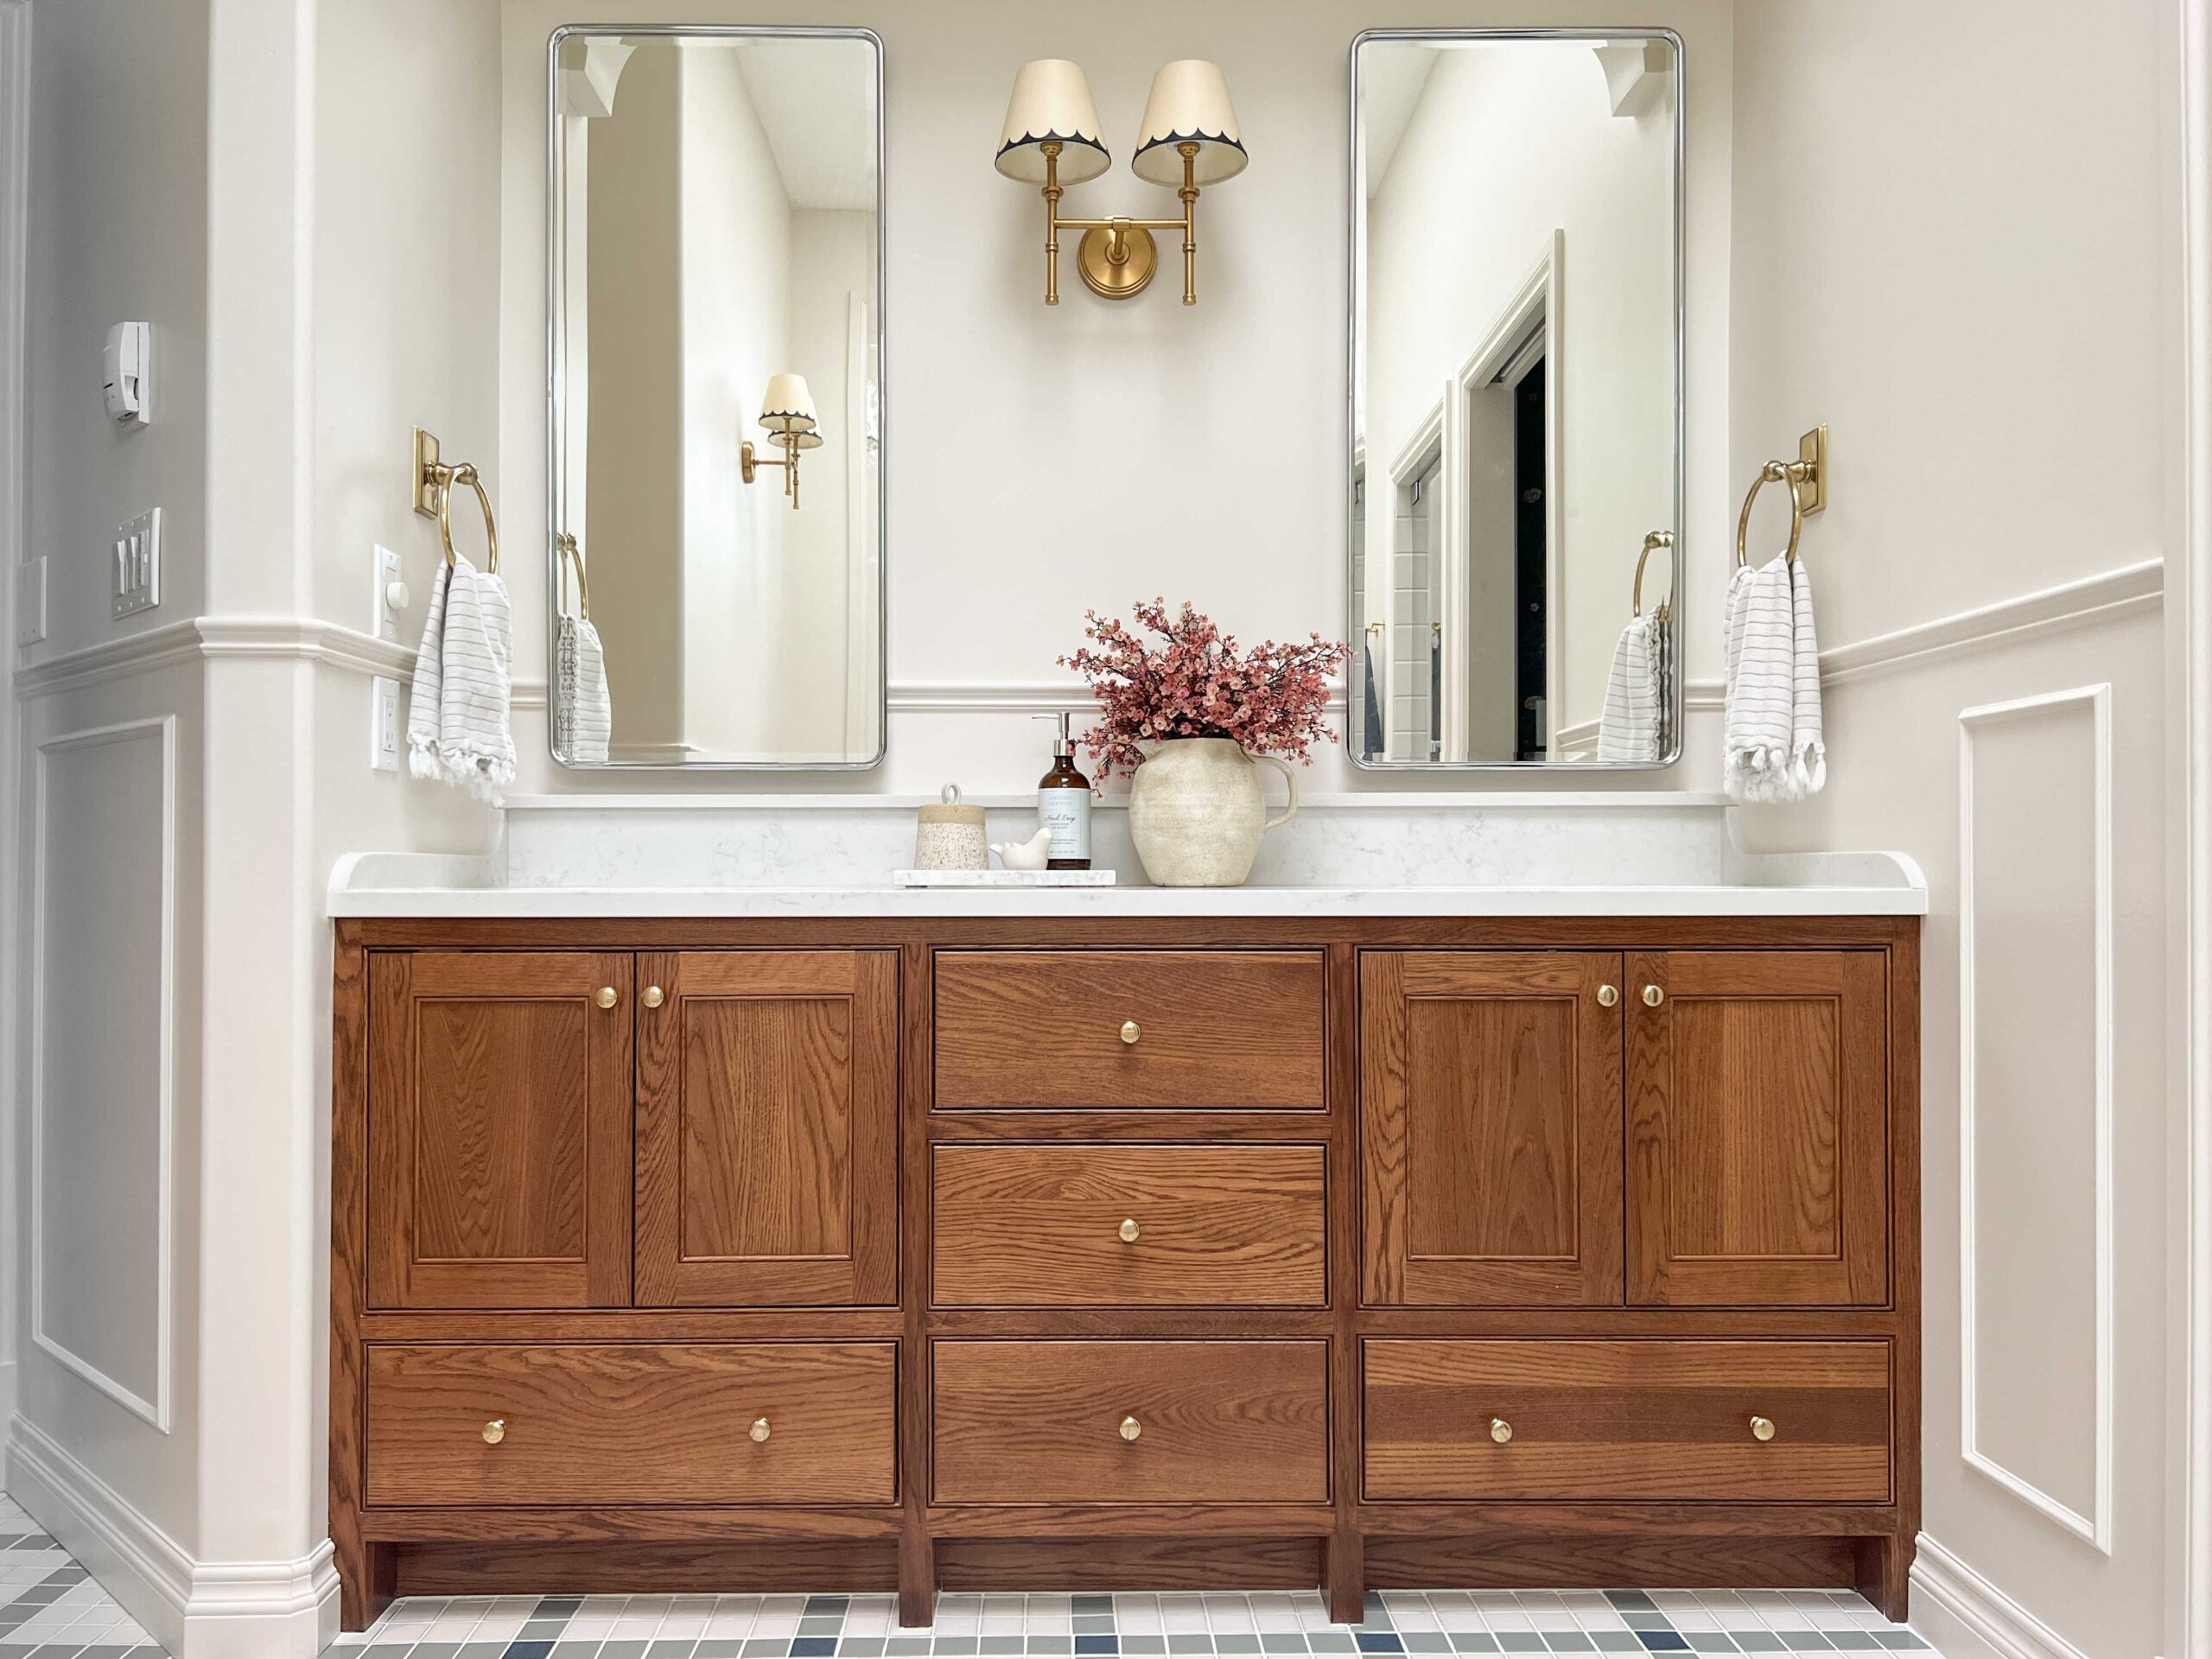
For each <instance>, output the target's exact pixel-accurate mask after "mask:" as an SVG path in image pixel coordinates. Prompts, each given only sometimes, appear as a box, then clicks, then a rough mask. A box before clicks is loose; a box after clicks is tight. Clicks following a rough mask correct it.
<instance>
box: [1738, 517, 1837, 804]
mask: <svg viewBox="0 0 2212 1659" xmlns="http://www.w3.org/2000/svg"><path fill="white" fill-rule="evenodd" d="M1722 632H1723V641H1724V647H1725V656H1726V676H1727V679H1726V711H1725V714H1724V715H1723V721H1722V735H1721V741H1722V744H1723V746H1724V749H1725V755H1724V759H1723V761H1722V766H1721V783H1722V785H1723V786H1724V787H1725V788H1726V790H1727V791H1728V793H1729V794H1731V795H1732V796H1733V797H1735V798H1736V799H1738V800H1739V801H1758V802H1780V801H1801V800H1803V799H1804V798H1806V797H1807V796H1808V795H1812V794H1815V793H1816V792H1818V791H1819V789H1820V787H1821V785H1822V784H1824V783H1826V782H1827V745H1826V744H1825V743H1824V742H1823V741H1822V740H1821V651H1820V642H1819V639H1817V638H1816V637H1815V633H1814V630H1813V580H1812V575H1811V573H1810V572H1808V570H1807V569H1806V568H1805V566H1804V563H1803V562H1802V561H1796V562H1793V561H1791V560H1790V559H1789V556H1787V555H1781V556H1777V557H1776V558H1775V559H1774V560H1772V561H1771V562H1770V563H1766V564H1763V565H1760V566H1758V568H1757V569H1753V568H1751V566H1748V565H1743V566H1738V568H1737V570H1736V574H1735V575H1734V576H1733V577H1732V578H1731V579H1730V581H1729V583H1728V600H1727V606H1726V616H1725V619H1724V621H1723V629H1722Z"/></svg>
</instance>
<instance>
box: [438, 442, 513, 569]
mask: <svg viewBox="0 0 2212 1659" xmlns="http://www.w3.org/2000/svg"><path fill="white" fill-rule="evenodd" d="M432 477H433V480H434V481H435V484H436V486H437V491H438V537H439V539H440V540H441V541H442V542H444V543H445V545H446V567H447V569H452V567H453V562H454V550H453V490H454V485H456V484H466V485H467V486H468V487H469V488H470V489H472V490H474V491H475V492H476V504H477V505H479V506H480V507H482V508H483V509H484V545H485V548H486V556H485V565H484V569H485V572H486V575H495V576H496V575H499V525H498V524H495V523H493V518H492V496H491V492H489V491H488V490H486V488H485V487H484V480H483V479H482V478H480V476H478V474H477V471H476V467H475V466H474V463H472V462H469V461H463V462H461V465H460V466H458V467H443V466H441V467H438V468H437V469H436V471H435V474H432Z"/></svg>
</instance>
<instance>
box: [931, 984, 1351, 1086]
mask: <svg viewBox="0 0 2212 1659" xmlns="http://www.w3.org/2000/svg"><path fill="white" fill-rule="evenodd" d="M1321 984H1322V955H1321V952H1319V950H941V951H939V952H938V955H937V1106H938V1109H939V1110H970V1111H974V1110H995V1109H1021V1108H1041V1109H1051V1110H1061V1111H1066V1110H1083V1109H1103V1110H1111V1109H1138V1110H1143V1109H1183V1110H1189V1109H1205V1108H1221V1109H1231V1110H1245V1111H1319V1110H1320V1109H1321V1108H1322V1106H1323V1104H1324V1100H1323V1096H1322V1086H1321V1026H1322V1019H1321V1002H1322V999H1321Z"/></svg>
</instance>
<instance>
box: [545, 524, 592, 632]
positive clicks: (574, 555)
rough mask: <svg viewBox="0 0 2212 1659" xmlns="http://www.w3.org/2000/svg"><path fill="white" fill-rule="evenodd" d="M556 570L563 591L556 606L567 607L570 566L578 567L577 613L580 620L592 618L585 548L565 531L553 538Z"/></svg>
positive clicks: (586, 620)
mask: <svg viewBox="0 0 2212 1659" xmlns="http://www.w3.org/2000/svg"><path fill="white" fill-rule="evenodd" d="M553 557H554V560H555V566H554V568H555V571H556V574H557V575H558V576H559V577H560V582H561V591H560V594H559V595H558V599H557V601H556V607H557V608H563V609H565V608H566V607H567V606H568V602H569V564H570V563H572V562H573V563H575V567H576V615H577V618H578V619H579V620H582V621H585V622H588V621H590V620H591V583H590V582H588V581H587V580H585V577H584V555H583V550H582V548H580V547H578V546H577V545H576V538H575V537H573V536H571V535H569V532H568V531H565V530H564V531H562V532H561V533H560V534H559V535H558V536H556V537H554V538H553Z"/></svg>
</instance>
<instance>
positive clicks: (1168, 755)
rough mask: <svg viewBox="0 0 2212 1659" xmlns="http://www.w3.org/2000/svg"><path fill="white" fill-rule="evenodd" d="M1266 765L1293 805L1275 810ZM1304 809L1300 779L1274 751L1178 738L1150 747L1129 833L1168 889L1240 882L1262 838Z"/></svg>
mask: <svg viewBox="0 0 2212 1659" xmlns="http://www.w3.org/2000/svg"><path fill="white" fill-rule="evenodd" d="M1255 761H1256V762H1258V763H1260V765H1265V766H1274V767H1277V768H1278V769H1280V770H1281V772H1282V776H1283V781H1284V782H1285V783H1286V784H1287V785H1289V786H1290V804H1289V805H1287V806H1286V807H1285V808H1284V809H1283V810H1282V811H1281V813H1280V814H1279V815H1278V816H1276V817H1272V818H1271V817H1268V802H1267V797H1266V796H1265V795H1264V794H1263V793H1262V791H1261V789H1260V770H1259V766H1258V765H1255V764H1254V763H1255ZM1297 810H1298V779H1297V776H1296V775H1295V774H1294V772H1292V771H1291V769H1290V763H1289V762H1288V761H1287V760H1281V759H1280V758H1279V757H1277V756H1275V755H1272V754H1259V755H1253V754H1247V753H1244V751H1243V749H1241V748H1239V747H1237V746H1236V744H1235V743H1233V742H1231V741H1230V740H1229V739H1227V738H1225V737H1177V738H1171V739H1169V740H1168V741H1166V742H1165V743H1162V744H1160V746H1159V747H1156V748H1152V749H1148V750H1147V753H1146V754H1145V759H1144V763H1143V764H1142V765H1141V766H1138V768H1137V771H1136V776H1135V778H1133V779H1130V781H1129V839H1130V840H1131V841H1132V842H1135V844H1136V849H1137V856H1138V857H1139V858H1141V859H1142V860H1143V861H1144V873H1145V874H1147V875H1148V876H1150V877H1151V878H1152V880H1153V882H1154V885H1155V886H1157V887H1236V886H1238V885H1239V884H1241V883H1242V882H1243V880H1244V878H1245V877H1246V876H1248V875H1249V874H1251V873H1252V861H1253V860H1254V859H1255V858H1257V857H1258V856H1259V855H1260V837H1261V836H1263V835H1265V834H1266V833H1267V832H1268V830H1270V829H1274V827H1275V825H1277V824H1279V823H1283V822H1285V821H1286V820H1287V819H1288V818H1289V817H1290V815H1291V814H1292V813H1294V812H1295V811H1297Z"/></svg>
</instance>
